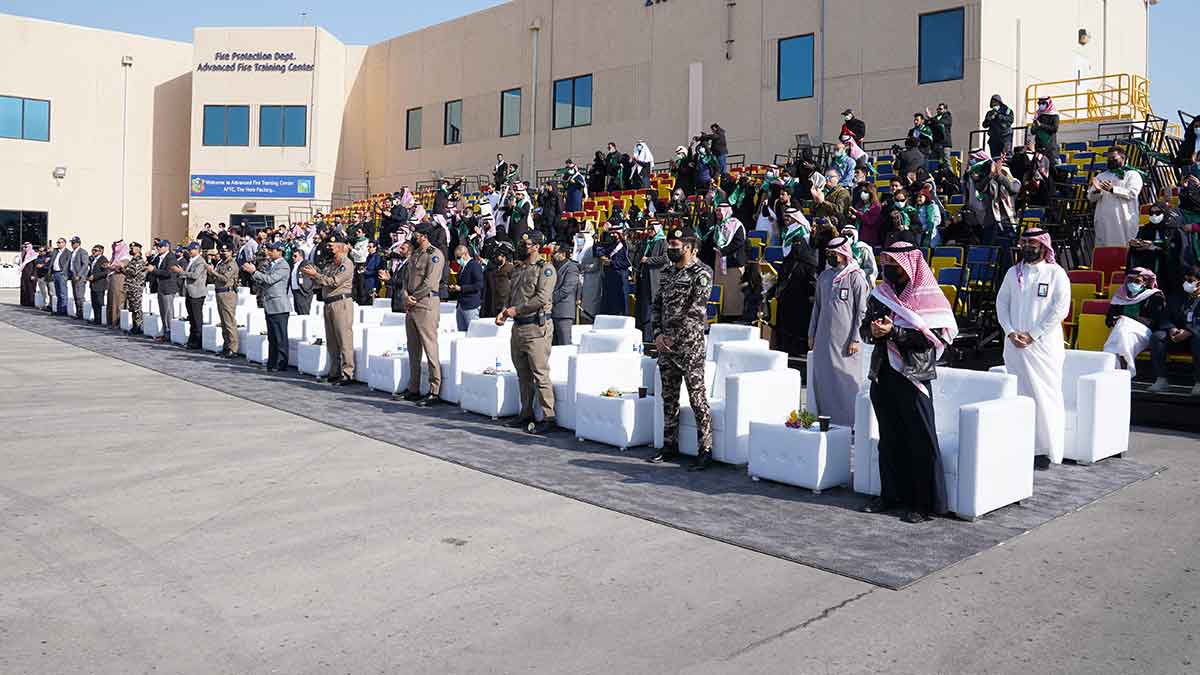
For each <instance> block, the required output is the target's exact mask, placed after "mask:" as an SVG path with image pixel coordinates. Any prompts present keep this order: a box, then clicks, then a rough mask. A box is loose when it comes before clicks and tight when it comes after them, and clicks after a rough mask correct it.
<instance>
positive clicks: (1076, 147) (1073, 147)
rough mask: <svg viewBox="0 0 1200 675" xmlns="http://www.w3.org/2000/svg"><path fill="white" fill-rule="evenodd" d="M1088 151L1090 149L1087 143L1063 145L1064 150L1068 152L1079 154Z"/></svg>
mask: <svg viewBox="0 0 1200 675" xmlns="http://www.w3.org/2000/svg"><path fill="white" fill-rule="evenodd" d="M1087 149H1088V145H1087V143H1064V144H1063V150H1066V151H1067V152H1078V151H1082V150H1087Z"/></svg>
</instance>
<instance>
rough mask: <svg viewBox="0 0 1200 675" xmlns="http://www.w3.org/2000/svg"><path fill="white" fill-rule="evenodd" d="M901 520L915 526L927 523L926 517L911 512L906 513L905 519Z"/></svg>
mask: <svg viewBox="0 0 1200 675" xmlns="http://www.w3.org/2000/svg"><path fill="white" fill-rule="evenodd" d="M900 520H903V521H904V522H906V523H908V524H910V525H915V524H917V523H923V522H925V516H923V515H921V514H919V513H917V512H916V511H909V512H908V513H905V514H904V517H903V518H901V519H900Z"/></svg>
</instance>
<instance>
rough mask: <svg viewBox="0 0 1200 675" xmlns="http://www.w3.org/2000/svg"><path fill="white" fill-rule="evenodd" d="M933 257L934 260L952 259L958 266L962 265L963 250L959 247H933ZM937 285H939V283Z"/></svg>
mask: <svg viewBox="0 0 1200 675" xmlns="http://www.w3.org/2000/svg"><path fill="white" fill-rule="evenodd" d="M933 257H935V258H954V259H955V260H957V261H958V264H960V265H961V264H962V261H963V250H962V247H961V246H935V247H933ZM938 283H941V282H940V281H939V282H938Z"/></svg>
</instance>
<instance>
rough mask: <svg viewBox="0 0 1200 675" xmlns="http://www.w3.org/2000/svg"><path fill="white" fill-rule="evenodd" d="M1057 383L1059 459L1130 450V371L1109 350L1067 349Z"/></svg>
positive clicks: (1092, 458) (1083, 460)
mask: <svg viewBox="0 0 1200 675" xmlns="http://www.w3.org/2000/svg"><path fill="white" fill-rule="evenodd" d="M991 370H992V372H995V373H1007V372H1008V371H1007V370H1006V369H1005V368H1004V366H996V367H994V368H992V369H991ZM1062 386H1063V405H1064V407H1065V408H1066V415H1065V417H1064V419H1063V422H1064V426H1065V429H1064V431H1065V435H1064V440H1065V444H1064V445H1063V458H1064V459H1072V460H1075V461H1076V462H1078V463H1080V464H1091V463H1093V462H1098V461H1100V460H1102V459H1104V458H1106V457H1113V456H1115V455H1121V454H1124V453H1125V452H1128V451H1129V416H1130V401H1131V400H1132V392H1131V383H1130V374H1129V371H1128V370H1122V369H1119V368H1117V357H1116V356H1115V355H1114V354H1110V353H1108V352H1088V351H1080V350H1076V349H1068V350H1067V353H1066V358H1065V359H1064V360H1063V380H1062Z"/></svg>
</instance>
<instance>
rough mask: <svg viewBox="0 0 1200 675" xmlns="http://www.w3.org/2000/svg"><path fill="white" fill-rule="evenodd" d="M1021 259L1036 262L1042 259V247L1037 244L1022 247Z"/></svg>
mask: <svg viewBox="0 0 1200 675" xmlns="http://www.w3.org/2000/svg"><path fill="white" fill-rule="evenodd" d="M1021 259H1022V260H1024V261H1025V262H1027V263H1035V262H1037V261H1039V260H1041V259H1042V249H1040V248H1038V247H1036V246H1027V247H1023V248H1022V249H1021Z"/></svg>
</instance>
